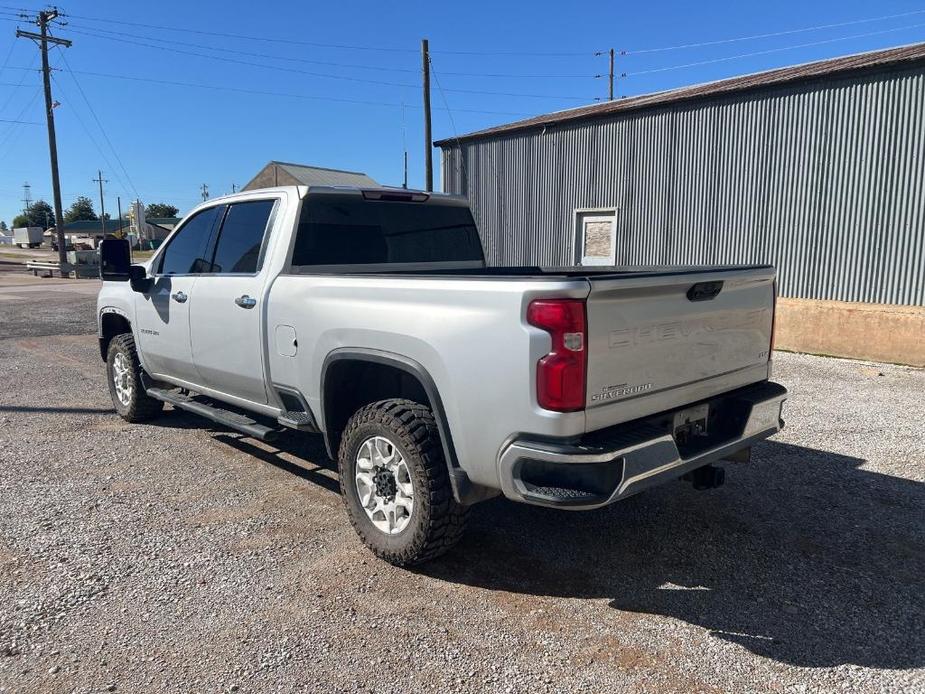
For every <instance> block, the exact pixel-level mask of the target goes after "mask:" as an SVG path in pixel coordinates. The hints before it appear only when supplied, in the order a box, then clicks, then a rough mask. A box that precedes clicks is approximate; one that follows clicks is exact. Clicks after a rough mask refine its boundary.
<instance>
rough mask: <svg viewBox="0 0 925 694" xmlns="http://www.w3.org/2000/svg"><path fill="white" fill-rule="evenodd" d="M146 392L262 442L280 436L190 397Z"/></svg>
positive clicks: (172, 393) (233, 413) (261, 425)
mask: <svg viewBox="0 0 925 694" xmlns="http://www.w3.org/2000/svg"><path fill="white" fill-rule="evenodd" d="M146 392H147V393H148V395H149V396H151V397H152V398H154V399H155V400H161V401H162V402H166V403H169V404H171V405H173V406H174V407H177V408H179V409H181V410H186V411H187V412H192V413H193V414H198V415H200V416H202V417H205V418H207V419H211V420H212V421H213V422H217V423H218V424H222V425H224V426H226V427H228V428H229V429H235V430H236V431H240V432H241V433H242V434H247V435H248V436H253V437H254V438H255V439H260V440H261V441H273V440H274V439H275V438H276V437H277V436H278V435H279V431H278V430H276V429H271V428H270V427H267V426H264V425H263V424H259V423H258V422H257V421H256V420H254V419H251V418H250V417H248V416H246V415H243V414H239V413H238V412H232V411H231V410H225V409H222V408H221V407H216V406H215V405H208V404H206V403H204V402H200V401H198V400H196V399H195V397H190V396H189V395H181V394H180V393H175V392H173V391H170V390H164V389H163V388H148V389H147V390H146Z"/></svg>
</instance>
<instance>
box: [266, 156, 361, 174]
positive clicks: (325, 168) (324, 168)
mask: <svg viewBox="0 0 925 694" xmlns="http://www.w3.org/2000/svg"><path fill="white" fill-rule="evenodd" d="M269 163H270V164H276V165H277V166H297V167H299V168H300V169H315V170H317V171H334V172H335V173H348V174H357V175H359V176H366V175H367V174H366V173H364V172H363V171H348V170H347V169H332V168H330V167H328V166H314V165H313V164H296V163H294V162H291V161H277V160H276V159H273V160H271V161H270V162H269Z"/></svg>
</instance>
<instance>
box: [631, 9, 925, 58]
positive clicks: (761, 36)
mask: <svg viewBox="0 0 925 694" xmlns="http://www.w3.org/2000/svg"><path fill="white" fill-rule="evenodd" d="M919 14H925V10H913V11H911V12H901V13H899V14H886V15H882V16H880V17H870V18H868V19H855V20H851V21H848V22H836V23H833V24H817V25H816V26H811V27H803V28H801V29H787V30H785V31H772V32H769V33H766V34H752V35H751V36H736V37H734V38H729V39H718V40H716V41H700V42H698V43H683V44H679V45H677V46H661V47H659V48H642V49H638V50H634V51H620V55H638V54H641V53H660V52H663V51H677V50H681V49H684V48H703V47H705V46H718V45H720V44H724V43H736V42H739V41H752V40H755V39H768V38H774V37H776V36H788V35H791V34H801V33H805V32H808V31H819V30H820V29H834V28H837V27H846V26H852V25H856V24H867V23H870V22H881V21H884V20H887V19H898V18H900V17H911V16H913V15H919Z"/></svg>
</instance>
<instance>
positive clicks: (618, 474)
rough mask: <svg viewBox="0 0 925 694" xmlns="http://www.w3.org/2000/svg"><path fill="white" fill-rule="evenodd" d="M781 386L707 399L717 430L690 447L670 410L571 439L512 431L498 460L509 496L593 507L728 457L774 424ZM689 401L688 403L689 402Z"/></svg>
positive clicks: (783, 394) (782, 397) (779, 424)
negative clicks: (678, 438) (674, 427)
mask: <svg viewBox="0 0 925 694" xmlns="http://www.w3.org/2000/svg"><path fill="white" fill-rule="evenodd" d="M786 398H787V390H786V388H784V387H783V386H781V385H779V384H777V383H771V382H764V383H760V384H756V385H753V386H748V387H746V388H741V389H739V390H737V391H733V392H731V393H726V394H723V395H721V396H718V397H716V398H712V399H711V400H708V401H706V402H707V403H709V404H710V406H711V408H713V409H714V412H715V416H718V417H721V418H722V419H721V421H720V422H719V425H720V426H719V428H720V429H721V430H722V431H721V432H720V433H718V434H716V435H714V436H713V437H712V438H706V439H704V440H703V441H702V442H700V443H699V444H698V445H697V446H696V447H695V446H690V445H686V446H685V445H679V444H678V442H677V441H676V440H675V437H674V435H673V432H672V428H671V425H670V424H669V422H670V421H671V418H672V416H673V414H674V412H675V411H671V412H665V413H661V414H659V415H656V416H654V417H648V418H646V419H644V420H640V421H638V422H633V423H629V424H627V425H620V426H618V427H613V428H612V429H610V430H604V431H601V432H594V433H593V434H590V435H588V436H586V437H584V438H583V439H582V440H580V441H577V442H561V441H538V440H531V439H529V438H518V439H515V440H514V441H512V442H511V443H509V444H508V445H507V446H506V447H505V448H504V449H503V451H502V453H501V456H500V458H499V461H498V468H499V474H500V479H501V489H502V491H503V492H504V495H505V496H506V497H508V498H509V499H513V500H515V501H521V502H525V503H530V504H537V505H541V506H554V507H557V508H571V509H581V510H584V509H594V508H599V507H601V506H606V505H607V504H611V503H613V502H615V501H619V500H620V499H624V498H626V497H628V496H632V495H633V494H637V493H638V492H641V491H643V490H644V489H648V488H650V487H653V486H656V485H658V484H662V483H663V482H667V481H670V480H673V479H677V478H678V477H681V476H682V475H684V474H686V473H687V472H690V471H692V470H696V469H697V468H699V467H702V466H704V465H708V464H709V463H712V462H715V461H717V460H721V459H723V458H727V457H729V456H731V455H733V454H734V453H736V452H738V451H740V450H742V449H744V448H748V447H749V446H751V445H752V444H753V443H756V442H757V441H761V440H762V439H765V438H767V437H768V436H771V435H773V434H775V433H777V432H778V431H780V430H781V428H782V427H783V425H784V423H783V420H781V418H780V415H781V407H782V405H783V402H784V400H786ZM692 404H694V403H692Z"/></svg>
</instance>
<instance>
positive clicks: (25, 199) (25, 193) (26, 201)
mask: <svg viewBox="0 0 925 694" xmlns="http://www.w3.org/2000/svg"><path fill="white" fill-rule="evenodd" d="M30 207H32V186H30V185H29V181H26V182H25V183H23V184H22V213H23V214H28V213H29V208H30Z"/></svg>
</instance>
